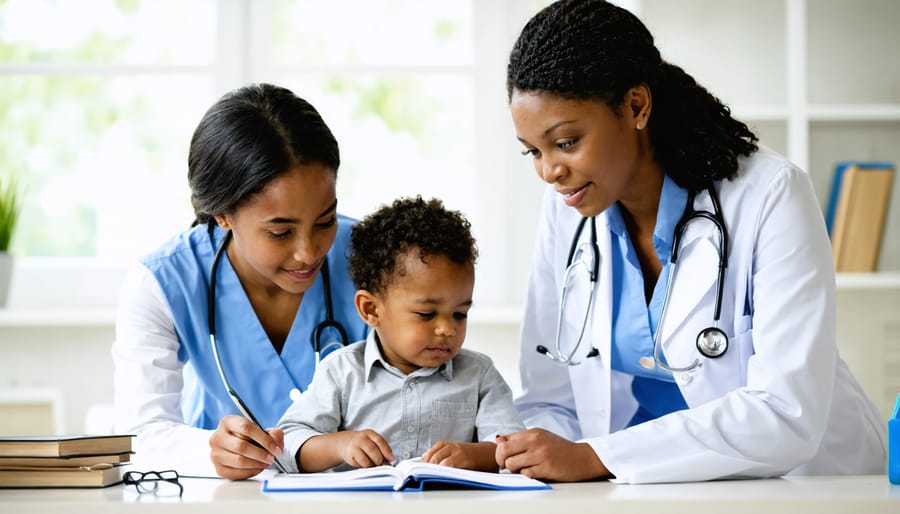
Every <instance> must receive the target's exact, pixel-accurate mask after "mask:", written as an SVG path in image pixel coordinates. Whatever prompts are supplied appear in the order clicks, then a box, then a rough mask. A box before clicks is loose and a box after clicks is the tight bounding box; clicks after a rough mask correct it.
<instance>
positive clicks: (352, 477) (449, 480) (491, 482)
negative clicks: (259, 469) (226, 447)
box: [262, 459, 550, 493]
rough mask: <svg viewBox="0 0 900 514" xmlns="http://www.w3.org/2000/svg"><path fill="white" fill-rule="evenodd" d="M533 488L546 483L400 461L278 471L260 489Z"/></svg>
mask: <svg viewBox="0 0 900 514" xmlns="http://www.w3.org/2000/svg"><path fill="white" fill-rule="evenodd" d="M447 488H463V489H497V490H519V491H521V490H533V489H550V486H549V485H547V484H546V483H544V482H541V481H539V480H535V479H533V478H529V477H527V476H525V475H519V474H513V473H490V472H487V471H473V470H469V469H459V468H451V467H448V466H441V465H439V464H430V463H427V462H422V461H421V460H419V459H410V460H404V461H400V462H398V463H397V465H396V466H388V465H385V466H375V467H371V468H359V469H353V470H349V471H325V472H322V473H290V474H280V475H276V476H275V477H273V478H269V479H267V480H266V481H265V482H263V488H262V490H263V492H267V493H271V492H300V491H308V492H313V491H424V490H428V489H447Z"/></svg>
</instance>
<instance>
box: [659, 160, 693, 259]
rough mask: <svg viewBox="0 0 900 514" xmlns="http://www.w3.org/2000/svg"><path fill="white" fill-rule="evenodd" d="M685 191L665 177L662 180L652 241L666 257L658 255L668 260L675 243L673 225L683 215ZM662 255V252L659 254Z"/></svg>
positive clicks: (685, 198) (685, 200)
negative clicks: (662, 250)
mask: <svg viewBox="0 0 900 514" xmlns="http://www.w3.org/2000/svg"><path fill="white" fill-rule="evenodd" d="M687 197H688V194H687V190H686V189H684V188H682V187H681V186H679V185H678V184H676V183H675V181H674V180H672V179H671V178H669V176H668V175H666V176H665V179H664V180H663V188H662V194H660V195H659V209H658V210H657V214H656V228H655V229H654V230H653V240H654V243H656V247H657V248H658V249H665V250H664V252H665V253H668V255H660V257H661V258H663V259H666V260H668V259H669V258H670V257H671V256H672V243H673V242H674V241H675V225H677V224H678V221H679V220H680V219H681V215H682V214H684V206H685V203H686V202H687ZM660 253H663V252H660Z"/></svg>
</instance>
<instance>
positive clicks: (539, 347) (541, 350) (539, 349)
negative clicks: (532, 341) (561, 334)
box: [536, 344, 550, 355]
mask: <svg viewBox="0 0 900 514" xmlns="http://www.w3.org/2000/svg"><path fill="white" fill-rule="evenodd" d="M536 349H537V352H538V353H540V354H543V355H547V354H548V353H549V352H550V350H548V349H547V347H546V346H544V345H542V344H539V345H537V348H536Z"/></svg>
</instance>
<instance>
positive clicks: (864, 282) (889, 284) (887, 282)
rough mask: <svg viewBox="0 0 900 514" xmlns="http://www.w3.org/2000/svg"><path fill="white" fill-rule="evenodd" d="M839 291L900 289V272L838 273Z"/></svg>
mask: <svg viewBox="0 0 900 514" xmlns="http://www.w3.org/2000/svg"><path fill="white" fill-rule="evenodd" d="M837 289H838V291H847V290H878V289H900V271H881V272H878V273H838V274H837Z"/></svg>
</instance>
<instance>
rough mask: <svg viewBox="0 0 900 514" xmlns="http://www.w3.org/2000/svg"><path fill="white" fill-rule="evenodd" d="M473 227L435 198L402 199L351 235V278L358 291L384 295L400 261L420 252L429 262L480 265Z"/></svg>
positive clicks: (382, 209) (367, 218) (367, 217)
mask: <svg viewBox="0 0 900 514" xmlns="http://www.w3.org/2000/svg"><path fill="white" fill-rule="evenodd" d="M471 227H472V225H471V224H470V223H469V222H468V221H467V220H466V218H465V217H464V216H463V215H462V214H461V213H460V212H459V211H450V210H447V209H445V208H444V204H443V202H441V201H440V200H438V199H436V198H434V199H431V200H428V201H425V200H423V199H422V197H421V196H416V197H415V198H400V199H397V200H394V203H393V204H392V205H385V206H382V207H381V208H380V209H378V210H377V211H375V212H374V213H372V214H370V215H369V216H366V218H365V219H363V220H362V221H360V222H359V223H356V224H355V225H354V226H353V231H352V232H351V234H350V277H351V278H352V279H353V283H354V284H356V287H357V289H364V290H366V291H369V292H371V293H374V294H382V293H384V291H385V290H386V288H387V287H388V286H389V285H390V283H391V279H392V277H393V276H394V274H395V273H399V274H400V275H403V274H404V273H405V270H404V269H400V268H398V266H399V263H400V260H399V259H400V257H401V256H402V255H404V254H406V253H407V252H410V251H417V252H418V254H419V258H420V259H422V261H423V262H424V261H425V260H426V259H427V258H428V257H429V256H432V255H437V256H444V257H446V258H448V259H450V260H451V261H452V262H455V263H457V264H465V263H472V264H474V263H475V260H476V259H477V258H478V248H477V247H476V246H475V239H474V238H473V237H472V233H471Z"/></svg>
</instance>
